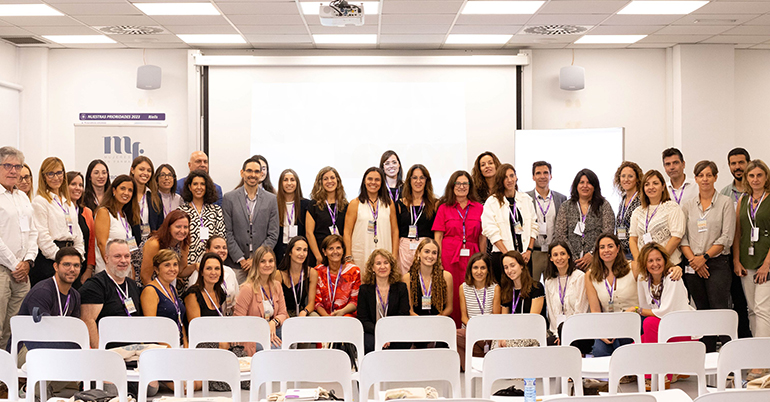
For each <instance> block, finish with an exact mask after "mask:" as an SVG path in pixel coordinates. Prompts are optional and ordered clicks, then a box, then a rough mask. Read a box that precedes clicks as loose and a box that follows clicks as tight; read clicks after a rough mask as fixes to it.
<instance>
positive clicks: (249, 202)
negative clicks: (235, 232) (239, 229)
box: [243, 189, 257, 225]
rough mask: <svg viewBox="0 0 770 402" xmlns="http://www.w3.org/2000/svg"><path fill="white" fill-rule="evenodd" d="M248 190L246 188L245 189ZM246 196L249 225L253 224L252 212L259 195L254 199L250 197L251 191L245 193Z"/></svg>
mask: <svg viewBox="0 0 770 402" xmlns="http://www.w3.org/2000/svg"><path fill="white" fill-rule="evenodd" d="M243 191H244V192H245V191H246V190H245V189H244V190H243ZM245 197H246V217H247V218H249V225H251V219H252V216H251V212H252V211H253V208H254V206H256V205H257V196H256V195H255V196H254V200H251V199H249V193H247V192H246V193H245Z"/></svg>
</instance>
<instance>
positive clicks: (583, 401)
mask: <svg viewBox="0 0 770 402" xmlns="http://www.w3.org/2000/svg"><path fill="white" fill-rule="evenodd" d="M548 401H549V402H591V401H596V402H655V401H657V398H655V397H654V396H652V395H645V394H631V395H623V394H617V395H601V396H598V395H596V396H593V395H592V396H570V397H567V398H554V399H549V400H548ZM409 402H411V401H409Z"/></svg>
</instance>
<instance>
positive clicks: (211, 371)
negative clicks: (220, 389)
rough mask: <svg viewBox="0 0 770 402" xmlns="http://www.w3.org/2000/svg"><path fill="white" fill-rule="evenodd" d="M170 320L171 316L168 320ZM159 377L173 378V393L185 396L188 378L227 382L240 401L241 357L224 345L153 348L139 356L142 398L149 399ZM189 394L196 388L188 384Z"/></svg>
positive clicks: (234, 401) (164, 378)
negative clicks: (185, 383)
mask: <svg viewBox="0 0 770 402" xmlns="http://www.w3.org/2000/svg"><path fill="white" fill-rule="evenodd" d="M169 321H171V320H169ZM156 380H166V381H174V396H175V397H177V398H182V397H183V394H182V392H183V389H184V387H183V386H182V384H183V382H184V381H186V380H216V381H223V382H226V383H227V384H228V385H229V386H230V389H231V390H232V398H233V402H240V401H241V370H240V364H239V363H238V358H237V357H236V356H235V354H233V353H232V352H230V351H227V350H223V349H180V348H175V349H150V350H146V351H144V352H142V354H141V355H140V356H139V399H138V401H139V402H146V401H147V385H148V384H149V383H150V382H152V381H156ZM187 392H188V395H187V397H188V398H191V397H192V392H193V390H192V389H191V388H188V390H187Z"/></svg>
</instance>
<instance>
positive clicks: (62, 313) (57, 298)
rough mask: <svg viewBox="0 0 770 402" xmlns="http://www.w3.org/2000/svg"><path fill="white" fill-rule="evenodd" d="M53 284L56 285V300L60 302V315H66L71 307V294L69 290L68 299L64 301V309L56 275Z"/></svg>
mask: <svg viewBox="0 0 770 402" xmlns="http://www.w3.org/2000/svg"><path fill="white" fill-rule="evenodd" d="M52 279H53V284H54V286H55V287H56V301H57V302H58V303H59V315H60V316H62V317H64V315H65V314H67V311H68V310H69V309H70V296H71V295H70V294H69V292H67V301H66V302H64V310H62V308H61V296H59V283H58V282H56V275H55V274H54V276H53V277H52Z"/></svg>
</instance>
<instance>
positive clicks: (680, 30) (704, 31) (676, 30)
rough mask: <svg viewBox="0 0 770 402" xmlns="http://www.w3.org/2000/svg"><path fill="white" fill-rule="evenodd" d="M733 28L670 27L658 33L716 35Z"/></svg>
mask: <svg viewBox="0 0 770 402" xmlns="http://www.w3.org/2000/svg"><path fill="white" fill-rule="evenodd" d="M731 28H733V27H732V26H729V25H728V26H723V25H701V24H691V25H669V26H667V27H663V29H661V30H660V31H658V32H656V33H657V34H665V35H709V34H710V35H716V34H720V33H722V32H724V31H727V30H728V29H731Z"/></svg>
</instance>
